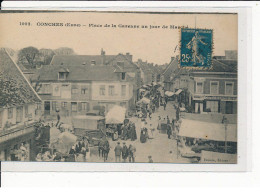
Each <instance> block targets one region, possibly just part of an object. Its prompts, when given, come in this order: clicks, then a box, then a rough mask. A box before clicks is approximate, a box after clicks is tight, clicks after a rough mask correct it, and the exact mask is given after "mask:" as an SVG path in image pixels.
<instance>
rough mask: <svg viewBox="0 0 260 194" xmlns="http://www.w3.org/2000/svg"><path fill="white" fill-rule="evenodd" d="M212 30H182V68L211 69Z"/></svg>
mask: <svg viewBox="0 0 260 194" xmlns="http://www.w3.org/2000/svg"><path fill="white" fill-rule="evenodd" d="M212 43H213V41H212V30H209V29H190V28H189V29H185V28H183V29H181V49H180V51H181V58H180V66H181V67H210V66H211V57H212Z"/></svg>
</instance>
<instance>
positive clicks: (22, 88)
mask: <svg viewBox="0 0 260 194" xmlns="http://www.w3.org/2000/svg"><path fill="white" fill-rule="evenodd" d="M37 102H41V99H40V97H39V96H38V94H37V93H36V92H35V91H34V89H33V88H32V86H31V85H30V83H29V82H28V80H27V79H26V77H25V76H24V75H23V73H22V71H21V70H20V68H19V67H18V65H17V64H16V63H15V62H14V61H13V60H12V58H11V57H10V55H9V54H8V53H7V52H6V50H5V49H1V50H0V107H11V106H17V105H23V104H29V103H37Z"/></svg>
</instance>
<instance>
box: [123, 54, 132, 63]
mask: <svg viewBox="0 0 260 194" xmlns="http://www.w3.org/2000/svg"><path fill="white" fill-rule="evenodd" d="M125 56H126V58H127V59H128V60H129V61H131V62H133V55H130V53H126V55H125Z"/></svg>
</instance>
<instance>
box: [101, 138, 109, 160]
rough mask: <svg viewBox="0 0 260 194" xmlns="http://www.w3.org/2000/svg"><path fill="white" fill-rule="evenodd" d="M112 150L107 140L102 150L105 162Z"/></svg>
mask: <svg viewBox="0 0 260 194" xmlns="http://www.w3.org/2000/svg"><path fill="white" fill-rule="evenodd" d="M109 151H110V146H109V142H108V141H106V142H105V143H104V145H103V150H102V156H103V158H104V162H105V161H106V160H107V158H108V153H109Z"/></svg>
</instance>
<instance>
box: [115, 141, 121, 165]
mask: <svg viewBox="0 0 260 194" xmlns="http://www.w3.org/2000/svg"><path fill="white" fill-rule="evenodd" d="M122 150H123V148H122V147H121V146H120V142H117V146H116V147H115V149H114V151H115V157H116V162H121V154H122Z"/></svg>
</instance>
